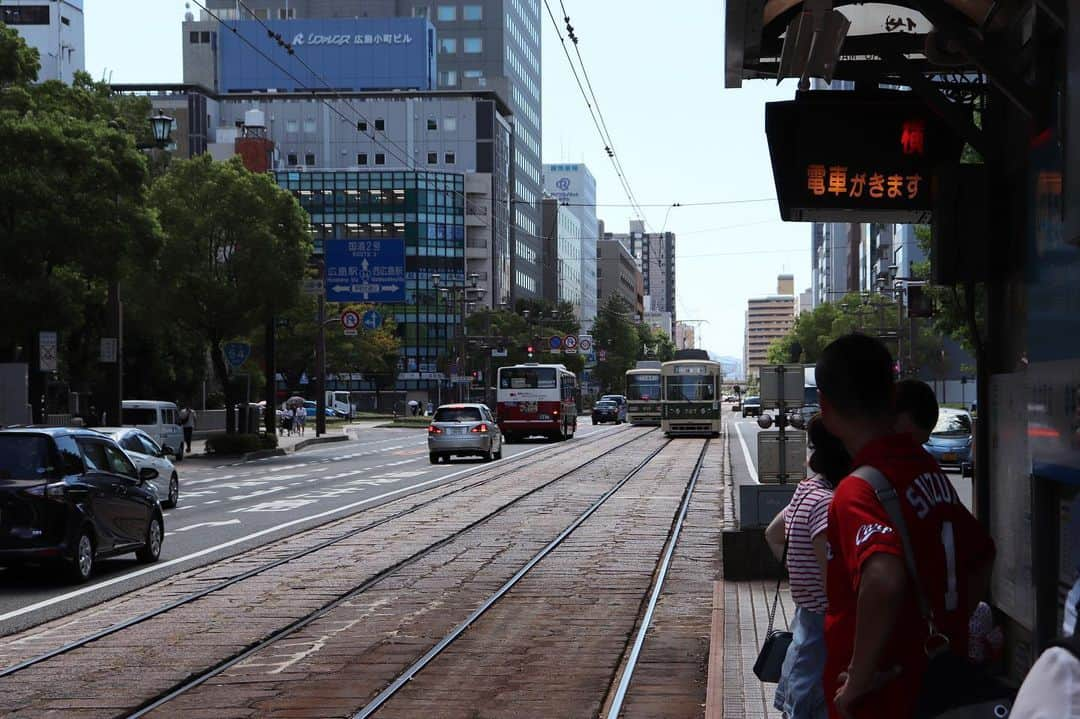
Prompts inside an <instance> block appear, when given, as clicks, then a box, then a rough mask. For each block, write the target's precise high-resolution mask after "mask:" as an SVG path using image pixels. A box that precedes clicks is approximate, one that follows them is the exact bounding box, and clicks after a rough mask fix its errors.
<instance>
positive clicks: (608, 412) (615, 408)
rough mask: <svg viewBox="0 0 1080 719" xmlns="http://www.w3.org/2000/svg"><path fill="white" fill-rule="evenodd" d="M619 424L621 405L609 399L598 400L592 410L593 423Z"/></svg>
mask: <svg viewBox="0 0 1080 719" xmlns="http://www.w3.org/2000/svg"><path fill="white" fill-rule="evenodd" d="M604 422H615V423H616V424H618V422H619V405H617V404H615V403H614V402H612V401H611V400H609V399H602V400H598V401H597V402H596V404H594V405H593V408H592V423H593V424H603V423H604Z"/></svg>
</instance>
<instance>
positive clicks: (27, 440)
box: [0, 434, 52, 479]
mask: <svg viewBox="0 0 1080 719" xmlns="http://www.w3.org/2000/svg"><path fill="white" fill-rule="evenodd" d="M51 469H52V467H51V463H50V461H49V438H48V437H42V436H41V435H33V434H29V435H15V434H7V435H0V479H37V478H38V477H42V476H44V475H47V474H49V473H50V470H51Z"/></svg>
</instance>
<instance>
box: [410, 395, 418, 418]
mask: <svg viewBox="0 0 1080 719" xmlns="http://www.w3.org/2000/svg"><path fill="white" fill-rule="evenodd" d="M409 413H410V414H411V415H412V416H413V417H415V416H416V415H418V414H420V403H419V402H417V401H416V400H415V399H410V400H409Z"/></svg>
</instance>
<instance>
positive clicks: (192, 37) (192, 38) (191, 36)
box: [188, 32, 199, 45]
mask: <svg viewBox="0 0 1080 719" xmlns="http://www.w3.org/2000/svg"><path fill="white" fill-rule="evenodd" d="M188 42H189V43H191V44H192V45H198V44H199V33H197V32H190V33H188Z"/></svg>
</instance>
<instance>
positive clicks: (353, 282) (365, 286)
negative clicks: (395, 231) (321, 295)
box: [325, 237, 405, 302]
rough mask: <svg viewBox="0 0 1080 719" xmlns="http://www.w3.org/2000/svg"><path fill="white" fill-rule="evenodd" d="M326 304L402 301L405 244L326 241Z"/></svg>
mask: <svg viewBox="0 0 1080 719" xmlns="http://www.w3.org/2000/svg"><path fill="white" fill-rule="evenodd" d="M325 253H326V301H327V302H404V301H405V241H404V240H402V239H400V238H396V237H395V238H387V239H379V240H327V241H326V243H325Z"/></svg>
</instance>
